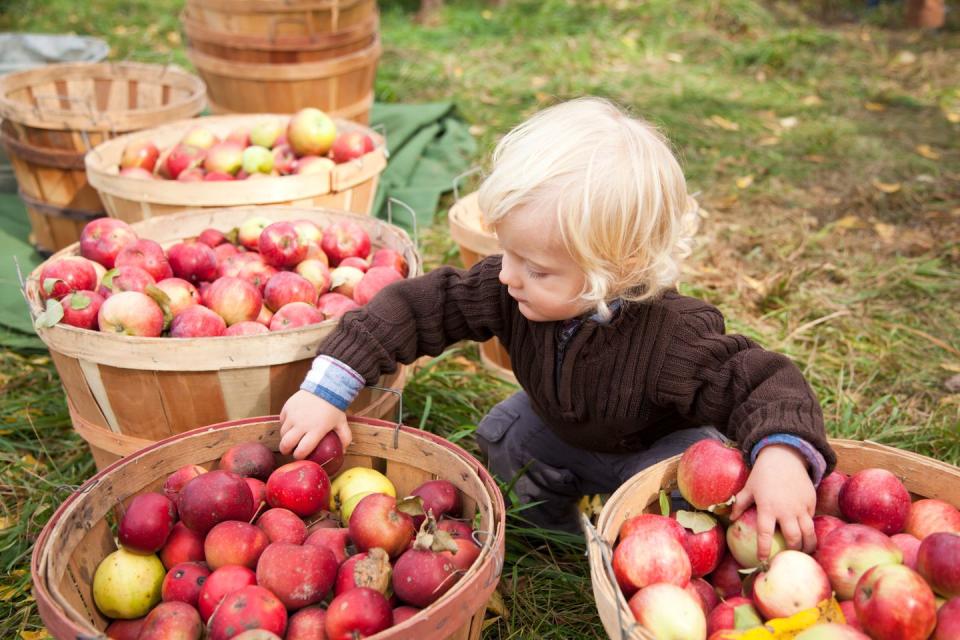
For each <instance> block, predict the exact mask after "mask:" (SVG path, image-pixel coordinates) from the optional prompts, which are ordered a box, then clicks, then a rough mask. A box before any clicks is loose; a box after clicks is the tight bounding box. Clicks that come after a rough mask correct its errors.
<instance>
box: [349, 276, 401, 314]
mask: <svg viewBox="0 0 960 640" xmlns="http://www.w3.org/2000/svg"><path fill="white" fill-rule="evenodd" d="M337 268H338V269H343V268H345V267H337ZM399 280H403V276H401V275H400V274H399V273H398V272H397V271H396V269H392V268H390V267H372V268H371V269H370V270H369V271H367V272H366V273H365V274H363V277H362V278H360V281H359V282H358V283H357V284H356V286H355V287H354V289H353V299H354V300H356V301H357V304H359V305H361V306H362V305H365V304H367V303H368V302H370V301H371V300H373V298H374V296H376V295H377V294H378V293H380V290H381V289H383V288H384V287H386V286H387V285H389V284H393V283H394V282H397V281H399Z"/></svg>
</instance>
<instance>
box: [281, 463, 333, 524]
mask: <svg viewBox="0 0 960 640" xmlns="http://www.w3.org/2000/svg"><path fill="white" fill-rule="evenodd" d="M329 502H330V479H329V478H328V477H327V473H326V472H325V471H324V470H323V467H321V466H320V465H318V464H317V463H316V462H310V461H309V460H298V461H296V462H290V463H287V464H285V465H283V466H282V467H280V468H278V469H277V470H276V471H274V472H273V473H272V474H270V478H269V479H268V480H267V504H269V505H270V506H271V507H283V508H284V509H289V510H290V511H293V512H294V513H295V514H297V515H298V516H300V517H302V518H307V517H310V516H312V515H313V514H315V513H317V512H318V511H320V510H321V509H323V508H324V507H326V506H327V505H328V504H329Z"/></svg>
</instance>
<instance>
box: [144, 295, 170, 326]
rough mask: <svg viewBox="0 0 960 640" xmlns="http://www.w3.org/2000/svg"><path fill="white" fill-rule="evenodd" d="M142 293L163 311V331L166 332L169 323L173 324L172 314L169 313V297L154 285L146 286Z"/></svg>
mask: <svg viewBox="0 0 960 640" xmlns="http://www.w3.org/2000/svg"><path fill="white" fill-rule="evenodd" d="M143 292H144V293H146V294H147V295H148V296H150V297H151V298H152V299H153V301H154V302H156V303H157V305H159V307H160V308H161V309H162V310H163V330H164V331H166V330H167V329H168V328H169V327H170V323H171V322H173V313H172V312H171V311H170V296H168V295H167V292H166V291H164V290H163V289H161V288H160V287H158V286H157V285H155V284H148V285H147V287H146V289H144V290H143Z"/></svg>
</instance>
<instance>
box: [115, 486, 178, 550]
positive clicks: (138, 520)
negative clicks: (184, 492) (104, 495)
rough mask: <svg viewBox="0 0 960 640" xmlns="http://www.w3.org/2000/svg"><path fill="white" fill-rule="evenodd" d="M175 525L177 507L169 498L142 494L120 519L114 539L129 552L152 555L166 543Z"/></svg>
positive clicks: (150, 493) (154, 493) (132, 502)
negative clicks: (117, 539)
mask: <svg viewBox="0 0 960 640" xmlns="http://www.w3.org/2000/svg"><path fill="white" fill-rule="evenodd" d="M176 522H177V508H176V506H174V504H173V502H172V501H171V500H170V498H168V497H167V496H165V495H163V494H162V493H156V492H149V493H142V494H140V495H138V496H136V497H135V498H134V499H133V500H132V501H131V502H130V505H129V506H128V507H127V509H126V511H125V512H124V514H123V517H122V518H121V519H120V525H119V526H118V527H117V537H118V538H119V540H120V544H122V545H123V546H125V547H126V548H128V549H130V550H131V551H137V552H139V553H153V552H155V551H159V550H160V548H161V547H163V545H164V544H165V543H166V542H167V538H168V537H169V536H170V531H172V530H173V525H174V524H175V523H176Z"/></svg>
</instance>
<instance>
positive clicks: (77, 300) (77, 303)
mask: <svg viewBox="0 0 960 640" xmlns="http://www.w3.org/2000/svg"><path fill="white" fill-rule="evenodd" d="M90 302H91V300H90V296H87V295H84V294H82V293H74V294H73V295H71V296H70V308H71V309H73V310H74V311H83V310H84V309H86V308H87V307H89V306H90Z"/></svg>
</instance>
